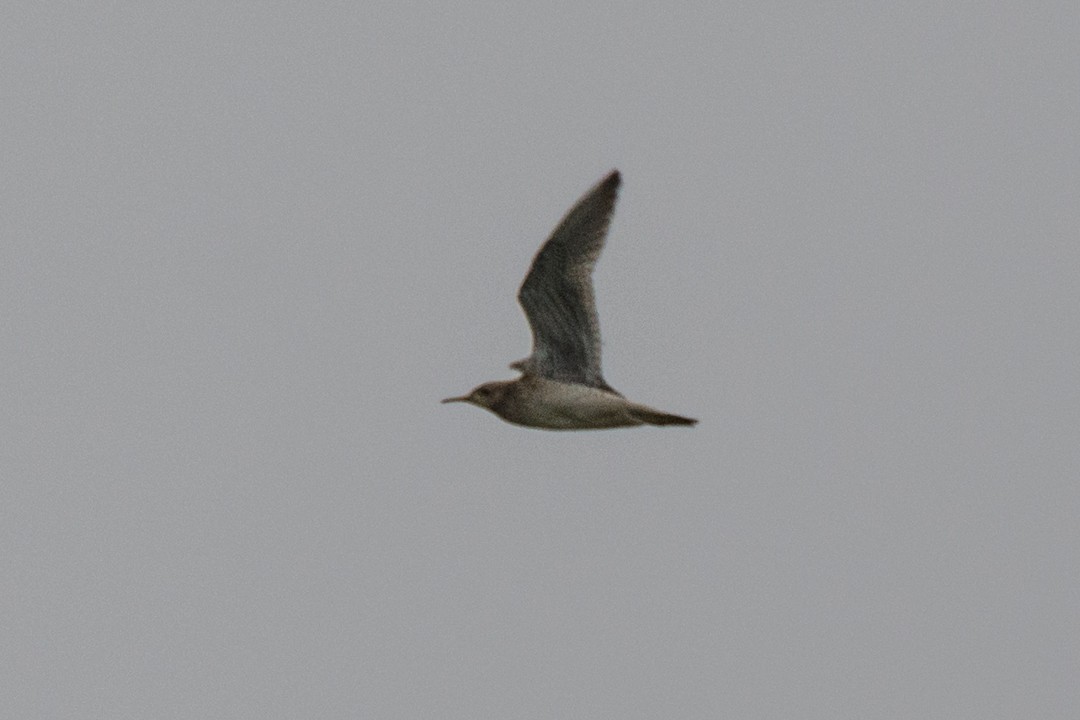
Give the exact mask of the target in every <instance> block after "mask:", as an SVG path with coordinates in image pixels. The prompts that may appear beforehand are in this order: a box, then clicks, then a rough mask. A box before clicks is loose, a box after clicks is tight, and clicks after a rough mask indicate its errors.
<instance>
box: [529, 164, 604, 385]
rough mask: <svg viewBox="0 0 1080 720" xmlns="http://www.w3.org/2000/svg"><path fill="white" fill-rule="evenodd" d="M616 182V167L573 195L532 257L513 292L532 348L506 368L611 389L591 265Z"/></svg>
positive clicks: (599, 247)
mask: <svg viewBox="0 0 1080 720" xmlns="http://www.w3.org/2000/svg"><path fill="white" fill-rule="evenodd" d="M619 182H620V178H619V171H618V170H613V171H611V173H610V174H609V175H608V176H607V177H606V178H604V179H603V180H601V181H600V182H599V183H598V184H597V185H596V186H595V187H593V189H592V190H590V191H589V192H587V193H586V194H585V195H584V196H583V197H582V198H581V199H580V200H578V202H577V204H576V205H574V207H573V208H571V209H570V212H568V213H567V214H566V217H564V218H563V219H562V222H560V223H559V226H558V227H556V228H555V232H553V233H552V234H551V237H550V238H548V240H547V242H546V243H544V245H543V247H541V248H540V251H539V252H538V253H537V254H536V257H535V258H534V259H533V263H532V267H531V268H529V274H528V275H526V276H525V281H524V282H523V283H522V284H521V290H519V291H518V302H520V303H521V307H522V308H524V310H525V316H526V317H527V318H528V319H529V326H530V327H531V328H532V334H533V351H532V355H530V356H529V357H527V358H526V359H524V360H520V361H518V362H516V363H514V364H513V365H512V366H511V367H514V368H516V369H518V370H521V371H522V372H524V373H528V374H531V375H539V376H541V377H546V378H550V379H552V380H559V381H562V382H570V383H578V384H581V385H590V386H592V387H598V388H602V389H604V390H611V391H612V392H614V391H613V390H612V388H611V387H610V386H608V384H607V383H606V382H604V377H603V374H602V372H601V370H600V321H599V319H598V317H597V314H596V301H595V299H594V297H593V284H592V270H593V266H594V265H595V264H596V260H597V258H599V257H600V251H601V250H603V248H604V239H605V237H606V235H607V230H608V225H610V224H611V214H612V211H613V210H614V209H615V199H616V197H617V196H618V191H619Z"/></svg>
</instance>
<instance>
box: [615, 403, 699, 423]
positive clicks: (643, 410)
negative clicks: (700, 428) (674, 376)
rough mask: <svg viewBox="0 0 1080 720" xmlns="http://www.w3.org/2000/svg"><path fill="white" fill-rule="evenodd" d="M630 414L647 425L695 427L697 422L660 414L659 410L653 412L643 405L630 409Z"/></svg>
mask: <svg viewBox="0 0 1080 720" xmlns="http://www.w3.org/2000/svg"><path fill="white" fill-rule="evenodd" d="M630 414H631V415H633V416H634V417H635V418H636V419H638V420H640V421H641V422H643V423H646V424H648V425H696V424H697V420H695V419H693V418H688V417H683V416H681V415H672V414H671V413H666V412H660V411H659V410H653V409H652V408H650V407H645V406H644V405H635V406H634V407H632V408H630Z"/></svg>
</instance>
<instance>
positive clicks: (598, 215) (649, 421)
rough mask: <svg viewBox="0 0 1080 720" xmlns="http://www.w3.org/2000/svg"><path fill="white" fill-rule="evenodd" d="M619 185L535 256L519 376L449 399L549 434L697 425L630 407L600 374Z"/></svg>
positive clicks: (527, 285) (572, 215) (602, 191)
mask: <svg viewBox="0 0 1080 720" xmlns="http://www.w3.org/2000/svg"><path fill="white" fill-rule="evenodd" d="M619 183H620V178H619V172H618V171H617V170H615V171H612V172H611V173H610V174H609V175H608V176H607V177H606V178H604V180H602V181H601V182H600V183H599V184H598V185H596V187H594V188H593V189H592V190H590V191H589V192H588V193H586V194H585V195H584V196H583V197H582V198H581V200H579V201H578V202H577V204H576V205H574V207H573V208H571V210H570V212H569V213H567V215H566V217H564V218H563V220H562V222H561V223H559V226H558V227H556V228H555V231H554V232H553V233H552V234H551V237H550V238H549V239H548V241H547V242H546V243H544V245H543V247H541V248H540V251H539V252H538V253H537V254H536V257H535V258H534V259H533V264H532V266H531V267H530V268H529V273H528V275H526V276H525V281H524V282H523V283H522V285H521V290H520V291H519V292H518V300H519V301H520V302H521V306H522V307H523V308H524V310H525V315H526V317H527V318H528V320H529V326H530V327H531V328H532V333H533V351H532V354H531V355H529V357H527V358H525V359H524V360H519V361H517V362H515V363H512V364H511V365H510V367H512V368H514V369H516V370H519V371H521V373H522V375H521V377H520V378H518V379H517V380H503V381H497V382H490V383H485V384H483V385H480V386H479V387H477V388H475V389H474V390H473V391H472V392H470V393H469V394H468V395H463V396H461V397H453V398H447V399H446V400H443V402H467V403H471V404H473V405H477V406H478V407H483V408H486V409H488V410H490V411H492V412H493V413H495V414H496V415H498V416H499V417H501V418H502V419H503V420H506V421H507V422H511V423H514V424H516V425H524V426H527V427H538V428H545V429H548V430H587V429H603V428H618V427H633V426H635V425H693V424H694V423H696V422H697V421H696V420H692V419H690V418H684V417H681V416H679V415H672V414H669V413H664V412H660V411H659V410H654V409H652V408H650V407H646V406H645V405H639V404H637V403H633V402H630V401H629V400H627V399H626V398H624V397H623V396H622V395H621V394H619V393H618V392H617V391H616V390H615V389H614V388H612V387H611V386H610V385H608V384H607V382H606V381H605V380H604V377H603V374H602V372H601V370H600V322H599V319H598V317H597V313H596V303H595V301H594V299H593V286H592V269H593V265H595V263H596V260H597V258H599V257H600V251H601V250H602V249H603V247H604V239H605V237H606V235H607V229H608V225H609V223H610V221H611V213H612V211H613V210H614V208H615V198H616V195H617V193H618V188H619Z"/></svg>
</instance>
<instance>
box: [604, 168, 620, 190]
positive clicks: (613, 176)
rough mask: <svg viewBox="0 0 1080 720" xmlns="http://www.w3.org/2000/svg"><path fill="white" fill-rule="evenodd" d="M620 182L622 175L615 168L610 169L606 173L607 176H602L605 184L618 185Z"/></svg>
mask: <svg viewBox="0 0 1080 720" xmlns="http://www.w3.org/2000/svg"><path fill="white" fill-rule="evenodd" d="M620 182H622V175H621V174H620V173H619V171H618V170H617V169H612V171H611V172H609V173H608V175H607V177H606V178H604V184H605V185H607V184H610V185H614V186H615V187H618V186H619V183H620Z"/></svg>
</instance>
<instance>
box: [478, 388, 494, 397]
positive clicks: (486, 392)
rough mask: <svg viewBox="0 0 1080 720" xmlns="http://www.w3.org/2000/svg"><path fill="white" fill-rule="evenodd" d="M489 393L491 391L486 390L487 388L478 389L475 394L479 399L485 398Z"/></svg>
mask: <svg viewBox="0 0 1080 720" xmlns="http://www.w3.org/2000/svg"><path fill="white" fill-rule="evenodd" d="M490 392H491V391H490V390H488V389H487V388H480V389H479V390H477V391H476V394H477V395H479V396H480V397H487V396H488V393H490Z"/></svg>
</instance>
